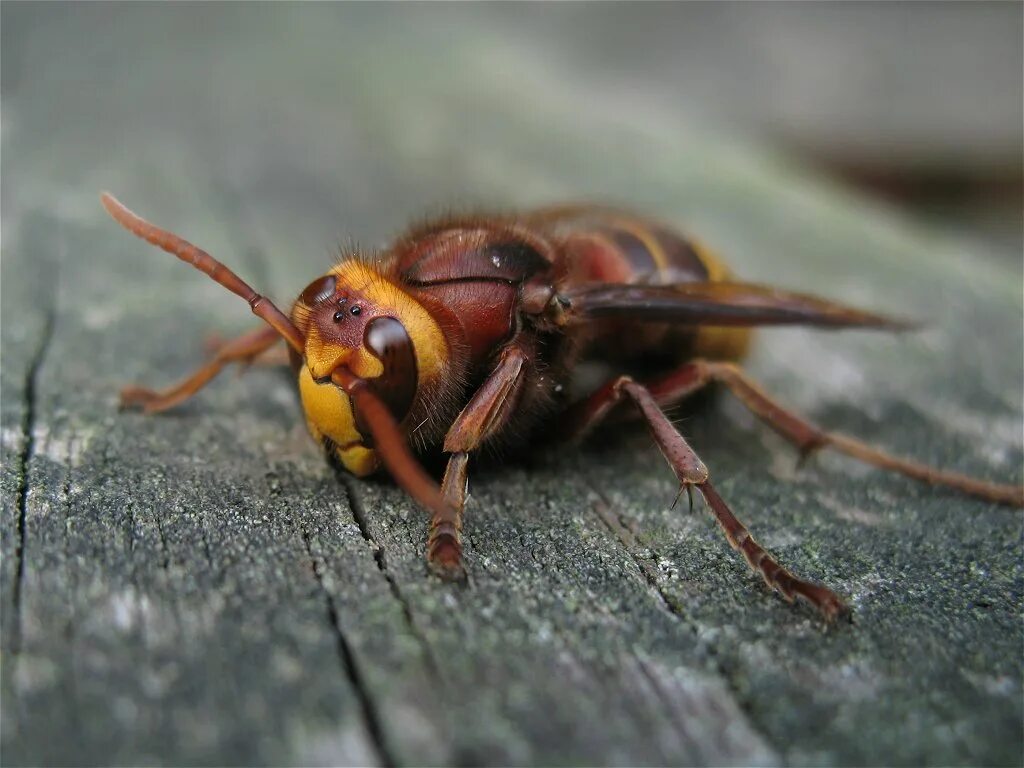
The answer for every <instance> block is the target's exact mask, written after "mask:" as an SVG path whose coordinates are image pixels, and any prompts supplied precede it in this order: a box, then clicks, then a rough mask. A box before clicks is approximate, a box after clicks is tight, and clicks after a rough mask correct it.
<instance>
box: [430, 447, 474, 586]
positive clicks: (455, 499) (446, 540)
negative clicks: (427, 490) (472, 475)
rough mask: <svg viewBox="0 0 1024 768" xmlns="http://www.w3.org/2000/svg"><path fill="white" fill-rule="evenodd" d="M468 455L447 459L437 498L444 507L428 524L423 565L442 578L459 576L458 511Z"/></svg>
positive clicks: (462, 503)
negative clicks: (427, 564)
mask: <svg viewBox="0 0 1024 768" xmlns="http://www.w3.org/2000/svg"><path fill="white" fill-rule="evenodd" d="M468 466H469V454H468V453H455V454H452V456H451V458H449V459H448V468H447V469H446V470H445V472H444V480H442V481H441V495H442V496H443V497H444V500H445V502H447V507H446V508H445V509H444V510H443V511H442V512H441V513H435V514H434V516H433V519H431V521H430V538H429V539H428V540H427V562H429V563H430V564H431V566H432V567H433V568H434V569H435V570H436V571H437V572H438V573H439V574H440V575H442V576H446V577H449V578H452V577H454V578H458V577H461V576H462V575H463V573H464V571H463V569H462V510H463V508H464V507H465V505H466V491H467V488H468V484H469V475H468Z"/></svg>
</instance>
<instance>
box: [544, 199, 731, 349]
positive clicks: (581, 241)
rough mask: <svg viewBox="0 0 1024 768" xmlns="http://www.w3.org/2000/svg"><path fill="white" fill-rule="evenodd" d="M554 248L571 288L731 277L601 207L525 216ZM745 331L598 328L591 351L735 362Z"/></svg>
mask: <svg viewBox="0 0 1024 768" xmlns="http://www.w3.org/2000/svg"><path fill="white" fill-rule="evenodd" d="M527 220H528V221H529V222H530V223H533V224H534V225H536V226H538V227H539V228H541V229H543V230H545V231H546V232H547V233H548V234H549V236H550V237H552V239H554V240H556V241H557V242H558V243H559V244H560V246H561V247H560V251H561V255H562V257H563V258H564V259H565V262H564V268H565V270H566V275H565V281H566V282H568V283H569V284H585V283H625V284H638V283H639V284H650V285H673V284H685V283H693V282H719V281H723V280H728V279H729V278H730V277H731V275H732V273H731V271H730V270H729V268H728V267H727V266H726V265H725V263H724V262H723V261H722V260H721V259H720V258H719V257H718V256H717V255H716V254H714V253H713V252H712V251H710V250H709V249H708V248H706V247H704V246H703V245H701V244H699V243H698V242H696V241H695V240H692V239H690V238H688V237H685V236H684V235H682V234H681V233H679V232H678V231H676V230H674V229H673V228H671V227H669V226H667V225H665V224H663V223H662V222H658V221H655V220H653V219H649V218H645V217H642V216H636V215H634V214H630V213H626V212H622V211H617V210H614V209H607V208H594V207H585V206H584V207H566V208H551V209H546V210H542V211H538V212H537V213H534V214H531V215H530V216H528V217H527ZM750 336H751V331H750V329H748V328H713V327H709V326H697V327H694V326H679V325H669V324H664V323H646V324H640V323H629V322H624V321H620V320H616V321H610V322H603V323H601V324H600V325H599V326H598V328H597V332H596V333H595V335H594V337H593V338H592V340H591V343H590V345H589V350H588V352H589V355H588V356H590V357H595V358H601V359H604V360H626V361H643V360H649V361H650V362H654V363H656V364H673V363H679V362H682V361H684V360H686V359H689V358H693V357H703V358H709V359H715V360H736V359H739V358H740V357H741V356H742V355H743V354H744V353H745V352H746V350H747V347H748V346H749V343H750Z"/></svg>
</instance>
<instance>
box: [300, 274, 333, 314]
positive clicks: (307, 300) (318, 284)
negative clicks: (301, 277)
mask: <svg viewBox="0 0 1024 768" xmlns="http://www.w3.org/2000/svg"><path fill="white" fill-rule="evenodd" d="M337 282H338V280H337V278H336V277H335V276H334V275H324V276H323V277H321V278H318V279H316V280H314V281H313V282H312V283H310V284H309V285H308V286H306V290H304V291H303V292H302V294H301V295H300V296H299V301H301V302H302V303H303V304H305V305H306V306H307V307H312V306H315V305H317V304H319V303H320V302H321V301H327V299H329V298H331V296H333V295H334V287H335V285H336V284H337Z"/></svg>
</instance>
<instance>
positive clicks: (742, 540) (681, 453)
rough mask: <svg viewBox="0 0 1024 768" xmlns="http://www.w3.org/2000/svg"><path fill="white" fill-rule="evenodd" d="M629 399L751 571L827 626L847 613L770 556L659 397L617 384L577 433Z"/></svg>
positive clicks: (589, 410)
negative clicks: (711, 477)
mask: <svg viewBox="0 0 1024 768" xmlns="http://www.w3.org/2000/svg"><path fill="white" fill-rule="evenodd" d="M623 397H628V398H629V399H630V400H632V401H633V403H634V404H635V405H636V407H637V408H638V409H639V411H640V413H641V415H642V416H643V417H644V420H645V421H646V422H647V426H648V428H649V429H650V431H651V435H652V436H653V437H654V440H655V442H657V444H658V447H659V448H660V449H661V453H662V455H663V456H664V457H665V460H666V461H668V464H669V466H670V467H671V468H672V471H673V472H674V473H675V475H676V477H677V478H678V479H679V482H680V483H681V484H682V485H683V487H685V488H690V487H695V488H696V489H697V490H698V491H700V493H701V495H702V496H703V497H704V499H705V500H706V501H707V503H708V506H709V507H710V509H711V512H712V513H713V514H714V516H715V519H716V520H717V521H718V524H719V526H721V528H722V531H723V532H724V533H725V538H726V539H727V540H728V542H729V544H730V545H731V546H732V548H733V549H735V550H738V551H739V552H740V554H742V555H743V557H744V559H745V560H746V561H747V563H748V564H749V565H750V567H751V568H752V569H753V570H754V571H755V572H757V573H759V574H760V575H761V578H762V579H764V582H765V584H767V585H768V587H769V588H771V589H774V590H775V591H777V592H778V593H779V594H780V595H782V597H783V598H785V599H786V600H787V601H789V602H792V601H793V600H794V599H795V598H797V597H801V598H803V599H805V600H806V601H807V602H809V603H810V604H811V605H813V606H814V607H815V608H817V609H818V610H819V611H820V612H821V613H822V615H824V616H825V618H826V619H828V620H830V621H831V620H833V619H835V618H836V617H838V616H839V615H841V614H843V613H845V612H846V605H845V604H844V603H843V601H842V600H841V599H840V598H839V597H838V596H837V595H836V594H835V593H834V592H832V591H831V590H830V589H827V588H825V587H822V586H820V585H818V584H814V583H812V582H809V581H804V580H803V579H800V578H797V577H796V576H794V575H793V574H792V573H790V572H789V571H788V570H786V569H785V568H783V567H782V566H781V565H779V563H778V562H777V561H776V560H775V559H774V558H773V557H772V556H771V555H770V554H768V552H767V551H765V549H764V548H763V547H762V546H761V545H760V544H758V543H757V542H756V541H755V540H754V538H753V537H752V536H751V535H750V532H749V531H748V530H747V528H746V526H744V525H743V523H741V522H740V521H739V520H738V519H736V516H735V515H734V514H733V513H732V511H731V510H730V509H729V507H728V506H727V505H726V503H725V502H724V501H723V500H722V497H721V496H719V495H718V492H717V491H716V490H715V489H714V487H713V486H712V485H711V483H710V481H709V479H708V470H707V467H705V466H704V463H703V462H702V461H701V460H700V458H699V457H698V456H697V454H696V453H695V452H694V450H693V449H692V448H691V447H690V446H689V444H688V443H687V442H686V440H684V439H683V436H682V435H680V434H679V432H678V430H676V428H675V427H674V426H673V425H672V422H670V421H669V420H668V418H667V417H666V416H665V414H664V413H663V412H662V411H661V408H660V407H659V406H658V402H657V400H656V398H655V396H654V394H653V393H652V392H651V391H649V390H648V389H647V388H646V387H643V386H641V385H640V384H637V383H636V382H635V381H633V380H632V379H630V378H629V377H627V376H622V377H620V378H618V379H615V380H614V381H612V382H609V384H607V385H605V386H604V387H602V388H601V389H599V390H598V391H597V392H596V393H594V395H592V396H591V397H590V398H589V399H588V400H586V401H584V402H583V403H582V404H581V407H580V408H578V409H577V411H576V416H577V417H578V418H579V419H580V421H578V422H577V424H576V427H577V429H578V430H580V431H583V430H585V429H586V428H588V427H589V426H592V425H593V424H594V423H595V422H596V421H598V420H600V419H601V418H602V417H603V416H604V415H605V414H606V413H607V412H608V411H609V410H610V409H611V407H612V406H613V405H615V404H616V403H617V402H619V401H621V400H622V398H623Z"/></svg>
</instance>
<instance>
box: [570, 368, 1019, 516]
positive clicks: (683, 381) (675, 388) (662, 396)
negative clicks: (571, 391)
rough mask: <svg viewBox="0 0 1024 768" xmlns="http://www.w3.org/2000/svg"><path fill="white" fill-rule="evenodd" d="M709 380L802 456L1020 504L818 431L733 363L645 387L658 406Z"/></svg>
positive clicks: (588, 418) (578, 409) (997, 491)
mask: <svg viewBox="0 0 1024 768" xmlns="http://www.w3.org/2000/svg"><path fill="white" fill-rule="evenodd" d="M714 382H718V383H720V384H723V385H725V386H726V387H728V389H729V391H730V392H732V393H733V394H734V395H735V396H736V397H737V398H738V399H739V401H740V402H741V403H743V405H745V406H746V407H747V408H748V409H749V410H750V412H751V413H753V414H754V415H755V416H757V418H758V419H760V420H761V421H763V422H764V423H765V424H767V425H768V426H770V427H771V428H772V429H774V430H775V431H776V432H777V433H779V434H780V435H781V436H782V437H784V438H785V439H786V440H788V441H789V442H790V443H792V444H793V445H794V446H796V448H797V449H798V450H799V451H800V453H801V454H802V455H804V456H807V455H810V454H811V453H813V452H815V451H817V450H820V449H821V448H832V449H833V450H835V451H838V452H839V453H843V454H846V455H847V456H851V457H852V458H855V459H857V460H858V461H862V462H864V463H865V464H871V465H872V466H876V467H879V468H880V469H885V470H889V471H890V472H898V473H900V474H902V475H906V476H907V477H912V478H914V479H916V480H921V481H923V482H926V483H931V484H933V485H942V486H945V487H947V488H952V489H954V490H957V491H960V492H961V493H966V494H968V495H970V496H976V497H978V498H981V499H985V500H986V501H991V502H995V503H997V504H1007V505H1010V506H1016V507H1021V506H1024V488H1022V487H1021V486H1015V485H1004V484H1000V483H990V482H986V481H984V480H977V479H975V478H973V477H969V476H968V475H964V474H962V473H960V472H950V471H947V470H941V469H937V468H935V467H930V466H928V465H927V464H922V463H920V462H916V461H911V460H910V459H904V458H901V457H899V456H893V455H891V454H889V453H886V452H885V451H882V450H880V449H878V448H875V447H874V446H871V445H868V444H867V443H864V442H862V441H860V440H857V439H856V438H853V437H849V436H848V435H844V434H841V433H838V432H829V431H826V430H823V429H821V428H819V427H818V426H816V425H814V424H812V423H811V422H810V421H808V420H807V419H805V418H803V417H802V416H800V415H799V414H797V413H795V412H793V411H791V410H789V409H788V408H785V407H784V406H782V405H781V404H779V402H778V401H777V400H775V399H774V398H773V397H772V396H771V395H769V394H768V393H766V392H765V391H764V390H763V389H761V387H760V386H759V385H758V384H757V383H756V382H755V381H754V380H753V379H751V378H750V377H749V376H748V375H747V374H746V373H745V372H744V371H743V369H742V368H740V367H739V366H738V365H735V364H734V363H723V362H712V361H708V360H694V361H692V362H690V363H687V364H685V365H683V366H681V367H680V368H678V369H677V370H675V371H673V372H672V373H669V374H667V375H665V376H663V377H661V378H659V379H657V380H655V381H653V382H651V383H650V384H649V385H648V386H647V389H648V391H649V392H650V394H651V395H652V396H653V397H654V399H655V400H656V401H657V402H658V403H659V404H660V405H667V404H669V403H675V402H678V401H680V400H682V399H684V398H686V397H688V396H689V395H692V394H693V393H695V392H697V391H698V390H700V389H703V388H704V387H706V386H707V385H709V384H711V383H714ZM609 386H610V385H609ZM606 389H607V386H606V387H604V388H602V389H601V390H598V392H596V393H595V394H594V395H593V396H592V397H591V398H588V399H587V400H584V401H582V402H580V403H578V404H577V405H576V406H574V407H573V409H572V411H571V412H570V420H571V421H572V425H571V427H570V428H571V429H572V430H573V431H574V432H575V433H579V432H581V431H582V430H584V429H586V428H587V427H588V426H589V425H591V424H593V423H594V422H595V418H594V417H595V416H596V415H597V414H598V412H600V413H602V414H603V413H604V412H605V411H607V410H608V409H609V408H610V407H611V405H612V404H613V401H611V400H608V397H607V394H602V393H604V392H605V390H606Z"/></svg>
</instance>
